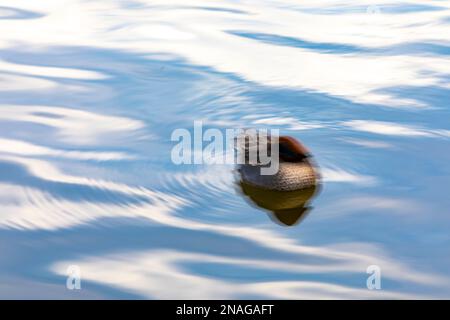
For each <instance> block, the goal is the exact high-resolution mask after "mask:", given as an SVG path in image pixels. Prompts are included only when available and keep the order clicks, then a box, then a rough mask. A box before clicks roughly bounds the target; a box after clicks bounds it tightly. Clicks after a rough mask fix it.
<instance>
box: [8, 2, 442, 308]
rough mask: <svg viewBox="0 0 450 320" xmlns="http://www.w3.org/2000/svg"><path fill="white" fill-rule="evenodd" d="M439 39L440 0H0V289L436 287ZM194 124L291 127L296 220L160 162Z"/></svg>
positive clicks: (208, 176) (438, 294)
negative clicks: (309, 195)
mask: <svg viewBox="0 0 450 320" xmlns="http://www.w3.org/2000/svg"><path fill="white" fill-rule="evenodd" d="M449 35H450V3H449V2H448V1H405V2H398V1H389V0H388V1H385V2H380V3H377V2H376V1H348V0H343V1H321V2H320V4H319V3H318V1H313V0H307V1H290V0H283V1H270V0H267V1H266V0H263V1H261V0H258V1H256V0H248V1H239V0H237V1H231V0H229V1H214V2H207V1H196V0H194V1H189V4H187V3H186V1H172V0H169V1H166V0H165V1H141V0H133V1H127V0H123V1H95V2H93V1H81V0H66V1H59V0H53V1H51V0H47V1H26V0H17V1H13V2H9V3H8V2H6V1H1V2H0V209H1V210H0V253H1V254H0V298H64V299H78V298H88V299H91V298H92V299H97V298H151V299H155V298H156V299H158V298H225V299H226V298H277V299H278V298H280V299H302V298H353V299H359V298H374V299H376V298H394V299H398V298H399V299H401V298H450V274H449V270H450V249H449V247H450V233H449V229H450V197H449V191H448V190H449V184H450V164H449V163H450V121H449V119H450V108H449V101H450V85H449V80H450V59H449V55H450V38H449ZM194 121H202V122H203V125H204V128H205V129H207V128H217V129H220V130H225V129H227V128H267V129H279V130H280V133H281V134H285V135H291V136H293V137H295V138H297V139H299V140H301V141H302V142H303V143H304V144H305V145H306V146H308V148H309V149H310V150H311V152H312V153H313V155H314V159H315V161H316V162H317V164H318V165H319V167H320V169H321V174H322V177H323V181H322V187H321V191H320V193H319V194H318V195H317V197H316V198H314V199H313V200H312V201H311V203H310V205H311V206H312V207H313V208H312V209H311V210H310V211H309V214H308V215H307V217H306V218H304V219H303V220H302V221H301V223H299V224H297V225H295V226H291V227H287V226H282V225H280V224H279V223H276V222H277V221H276V220H275V219H274V218H273V217H271V216H270V214H269V213H268V212H265V211H264V210H262V209H260V208H257V207H255V206H253V205H251V203H249V201H248V200H247V199H246V198H245V197H243V196H242V194H241V193H240V192H239V189H238V188H237V186H236V181H235V177H234V174H233V167H232V166H226V165H175V164H173V162H172V161H171V157H170V155H171V150H172V148H173V146H174V145H175V143H174V142H173V141H171V134H172V132H173V130H175V129H177V128H186V129H188V130H192V128H193V123H194ZM197 151H199V150H197ZM372 265H375V266H377V267H378V268H379V270H380V272H381V289H380V290H369V289H368V288H367V283H366V281H367V279H368V277H369V276H370V274H368V273H367V272H366V271H367V268H368V267H369V266H372ZM73 268H75V269H73ZM375 268H376V267H375ZM70 270H76V271H80V272H81V290H69V289H67V287H66V284H67V279H68V272H69V271H70ZM70 279H71V278H69V280H70ZM69 282H70V281H69Z"/></svg>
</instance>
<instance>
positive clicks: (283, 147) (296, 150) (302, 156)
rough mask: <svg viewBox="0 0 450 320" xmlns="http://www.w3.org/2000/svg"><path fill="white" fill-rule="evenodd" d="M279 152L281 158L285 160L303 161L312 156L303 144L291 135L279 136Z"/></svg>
mask: <svg viewBox="0 0 450 320" xmlns="http://www.w3.org/2000/svg"><path fill="white" fill-rule="evenodd" d="M278 152H279V157H280V160H281V161H285V162H303V161H307V159H308V158H310V157H311V154H310V152H309V150H308V149H307V148H306V147H305V146H304V145H303V144H301V143H300V142H299V141H298V140H296V139H294V138H292V137H289V136H281V137H279V138H278Z"/></svg>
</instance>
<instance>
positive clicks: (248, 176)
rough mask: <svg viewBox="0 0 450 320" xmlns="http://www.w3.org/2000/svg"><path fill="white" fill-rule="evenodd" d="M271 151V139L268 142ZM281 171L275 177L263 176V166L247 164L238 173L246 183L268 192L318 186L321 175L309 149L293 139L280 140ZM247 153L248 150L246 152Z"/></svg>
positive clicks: (281, 138)
mask: <svg viewBox="0 0 450 320" xmlns="http://www.w3.org/2000/svg"><path fill="white" fill-rule="evenodd" d="M267 141H268V142H267V143H268V144H269V146H268V150H270V149H271V148H270V144H272V143H273V142H272V141H271V139H268V140H267ZM278 150H279V169H278V171H277V172H276V173H275V174H273V175H263V174H261V167H262V165H258V164H249V163H245V164H243V165H240V166H239V168H238V171H239V173H240V175H241V180H242V181H243V182H244V183H247V184H250V185H253V186H256V187H260V188H263V189H268V190H277V191H294V190H301V189H306V188H310V187H314V186H316V185H317V184H318V181H319V175H318V172H317V170H316V169H315V167H314V164H313V162H312V157H311V154H310V152H309V151H308V149H306V147H305V146H303V145H302V144H301V143H300V142H299V141H297V140H296V139H295V138H293V137H289V136H281V137H279V138H278ZM246 152H247V150H246Z"/></svg>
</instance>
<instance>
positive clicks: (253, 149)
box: [240, 134, 311, 164]
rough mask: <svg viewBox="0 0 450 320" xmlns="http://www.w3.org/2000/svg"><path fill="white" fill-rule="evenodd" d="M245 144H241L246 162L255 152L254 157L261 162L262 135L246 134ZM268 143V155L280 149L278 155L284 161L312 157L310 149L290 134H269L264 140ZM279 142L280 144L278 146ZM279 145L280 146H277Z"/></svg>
mask: <svg viewBox="0 0 450 320" xmlns="http://www.w3.org/2000/svg"><path fill="white" fill-rule="evenodd" d="M240 139H242V141H243V144H242V145H241V149H240V150H241V151H243V152H244V156H245V164H250V154H251V153H255V156H254V157H253V159H255V160H256V163H254V164H259V163H260V158H259V156H260V154H259V152H260V151H261V150H260V146H261V145H260V143H261V140H260V137H259V136H256V137H255V136H253V137H252V136H251V135H248V134H244V135H243V136H242V137H240ZM264 141H265V142H266V143H267V149H266V151H265V152H267V155H268V156H272V153H273V150H277V149H278V155H279V159H280V161H284V162H305V161H308V159H309V158H310V157H311V154H310V152H309V150H308V149H307V148H306V147H305V146H304V145H303V144H301V143H300V142H299V141H298V140H296V139H295V138H293V137H290V136H280V137H276V138H274V137H272V136H267V137H266V138H265V140H264ZM275 144H277V145H278V146H276V145H275ZM276 147H278V148H276Z"/></svg>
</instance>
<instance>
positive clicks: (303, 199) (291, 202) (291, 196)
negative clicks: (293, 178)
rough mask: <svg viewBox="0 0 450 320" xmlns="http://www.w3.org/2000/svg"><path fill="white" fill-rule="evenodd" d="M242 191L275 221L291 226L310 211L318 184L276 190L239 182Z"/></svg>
mask: <svg viewBox="0 0 450 320" xmlns="http://www.w3.org/2000/svg"><path fill="white" fill-rule="evenodd" d="M239 185H240V188H241V190H242V193H243V194H244V195H245V196H247V197H248V198H249V199H250V200H251V201H252V203H253V204H255V205H256V206H258V207H259V208H262V209H265V210H268V213H269V217H270V218H271V219H272V221H274V222H275V223H278V224H280V225H284V226H293V225H296V224H298V223H299V222H301V221H302V220H303V219H304V218H305V217H306V216H307V215H308V214H309V212H310V210H311V209H312V207H310V206H309V203H310V200H311V199H312V198H313V197H314V196H315V195H316V193H317V191H318V186H311V187H309V188H305V189H300V190H294V191H277V190H268V189H263V188H259V187H255V186H252V185H250V184H247V183H245V182H243V181H240V182H239Z"/></svg>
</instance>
